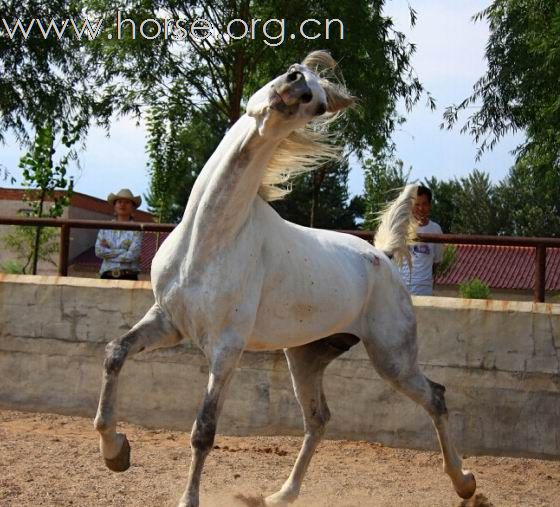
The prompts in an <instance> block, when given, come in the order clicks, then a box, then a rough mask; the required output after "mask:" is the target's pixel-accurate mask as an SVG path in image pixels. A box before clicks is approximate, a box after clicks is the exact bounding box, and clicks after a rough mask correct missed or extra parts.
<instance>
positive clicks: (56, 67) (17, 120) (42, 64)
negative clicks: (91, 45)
mask: <svg viewBox="0 0 560 507" xmlns="http://www.w3.org/2000/svg"><path fill="white" fill-rule="evenodd" d="M0 5H1V9H0V12H1V13H2V18H3V20H4V23H3V25H2V26H1V27H0V30H1V36H0V142H2V141H4V138H5V134H6V132H11V133H13V134H14V135H15V136H16V138H17V139H18V140H19V141H20V142H21V143H22V144H28V143H29V142H31V139H32V138H33V136H34V134H35V132H37V130H38V129H40V128H41V127H42V126H43V124H44V123H45V121H46V120H47V119H48V120H49V121H51V122H53V125H54V126H55V127H56V128H57V129H61V130H62V133H63V135H64V136H66V137H68V138H73V137H76V136H77V137H78V138H83V136H84V135H85V133H86V132H87V128H88V126H89V125H90V123H91V122H92V121H93V119H94V118H98V119H99V121H101V122H104V123H105V124H106V122H107V119H108V117H109V115H110V110H111V104H110V103H108V102H106V101H104V100H103V98H102V97H101V96H100V95H99V93H98V90H99V87H100V86H101V83H102V82H103V79H102V73H101V72H100V70H99V69H100V68H99V65H100V64H99V62H98V61H96V59H95V58H93V54H92V53H90V52H88V51H87V44H88V42H87V41H88V40H89V38H88V36H87V33H88V32H87V31H85V32H82V33H83V36H82V40H80V38H79V37H78V36H76V34H75V32H72V33H71V31H70V30H69V29H68V30H67V31H65V35H64V36H62V37H56V36H55V33H56V32H55V30H54V28H53V26H50V29H49V23H50V21H51V20H53V21H54V22H56V23H57V28H59V29H60V27H61V26H62V23H63V22H62V20H63V19H72V20H75V21H76V23H77V25H78V26H77V28H78V32H80V30H81V29H82V28H83V25H82V20H83V19H84V18H85V17H86V13H85V11H84V7H83V4H82V3H81V2H80V1H73V0H52V1H49V2H44V1H41V0H28V1H25V2H20V1H16V0H2V2H1V4H0ZM18 20H19V22H20V25H19V26H18ZM38 20H39V21H40V23H41V24H40V25H39V23H38ZM40 27H41V28H40ZM47 30H49V32H48V35H47V36H45V33H46V31H47ZM10 34H11V35H10Z"/></svg>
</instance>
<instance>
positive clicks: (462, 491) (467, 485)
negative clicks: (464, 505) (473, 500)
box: [455, 472, 476, 500]
mask: <svg viewBox="0 0 560 507" xmlns="http://www.w3.org/2000/svg"><path fill="white" fill-rule="evenodd" d="M462 482H463V484H461V486H460V487H457V486H456V487H455V491H457V494H458V495H459V496H460V497H461V498H463V499H465V500H467V499H468V498H470V497H471V496H473V495H474V492H475V491H476V479H475V478H474V475H473V474H472V473H471V472H466V473H465V474H464V476H463V480H462Z"/></svg>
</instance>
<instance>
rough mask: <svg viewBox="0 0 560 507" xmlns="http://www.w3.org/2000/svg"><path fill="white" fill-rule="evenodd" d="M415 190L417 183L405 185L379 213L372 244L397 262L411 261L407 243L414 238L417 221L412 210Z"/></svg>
mask: <svg viewBox="0 0 560 507" xmlns="http://www.w3.org/2000/svg"><path fill="white" fill-rule="evenodd" d="M417 192H418V185H407V186H406V187H404V189H403V190H402V192H401V193H400V194H399V196H398V197H397V198H396V199H395V200H394V201H393V202H390V203H389V204H388V205H387V207H386V208H385V209H384V210H383V211H382V212H381V213H380V219H379V227H378V229H377V232H376V233H375V241H374V245H375V248H378V249H379V250H381V251H382V252H384V253H385V254H386V255H387V256H388V257H390V258H394V259H395V261H396V263H397V264H402V263H403V261H405V260H406V261H407V262H408V263H410V262H411V258H410V252H409V251H408V244H409V243H410V242H412V241H414V240H415V239H416V227H417V226H418V221H417V220H416V218H415V217H414V215H413V213H412V210H413V207H414V201H415V200H416V195H417Z"/></svg>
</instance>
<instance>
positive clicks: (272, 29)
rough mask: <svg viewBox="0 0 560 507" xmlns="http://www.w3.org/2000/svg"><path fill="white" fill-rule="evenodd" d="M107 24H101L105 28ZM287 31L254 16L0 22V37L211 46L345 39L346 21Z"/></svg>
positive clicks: (308, 22) (280, 22) (304, 24)
mask: <svg viewBox="0 0 560 507" xmlns="http://www.w3.org/2000/svg"><path fill="white" fill-rule="evenodd" d="M104 25H105V26H104ZM290 26H291V27H292V30H288V26H287V23H286V19H284V18H281V19H277V18H271V19H261V18H253V19H250V20H244V19H232V20H230V21H228V22H227V23H224V24H223V25H222V26H216V25H215V24H213V23H212V22H210V21H208V20H207V19H204V18H194V19H187V18H180V19H174V18H168V17H161V18H148V19H144V20H142V21H138V20H134V19H131V18H127V17H126V14H123V13H121V12H120V11H117V12H116V14H115V23H114V24H111V26H107V24H105V20H103V19H95V20H91V19H88V18H81V19H78V20H76V19H74V18H68V19H48V20H45V19H39V18H33V19H31V20H29V19H27V20H26V19H20V18H17V19H6V18H2V23H0V37H8V38H9V39H12V40H13V39H16V38H20V39H23V40H27V39H29V38H30V37H36V36H39V37H42V38H43V39H48V38H57V39H62V38H63V37H73V38H76V39H78V40H82V39H85V40H94V39H97V38H101V37H106V38H107V39H116V40H124V39H134V40H135V39H139V38H141V39H146V40H155V39H161V38H163V39H165V40H174V41H191V42H193V43H199V42H203V41H208V42H211V43H212V44H228V43H230V42H232V41H237V40H241V39H248V40H254V41H260V42H262V43H264V44H266V45H268V46H273V47H274V46H279V45H281V44H284V43H285V42H287V41H289V40H294V39H298V38H303V39H306V40H331V39H335V40H344V23H343V22H342V21H341V20H340V19H336V18H335V19H330V18H325V19H322V20H318V19H314V18H309V19H305V20H303V21H301V22H298V23H295V24H294V23H290Z"/></svg>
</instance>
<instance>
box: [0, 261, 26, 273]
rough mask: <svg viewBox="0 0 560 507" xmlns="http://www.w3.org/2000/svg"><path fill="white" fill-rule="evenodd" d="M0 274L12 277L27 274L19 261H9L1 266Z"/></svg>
mask: <svg viewBox="0 0 560 507" xmlns="http://www.w3.org/2000/svg"><path fill="white" fill-rule="evenodd" d="M0 272H2V273H8V274H10V275H23V274H24V273H25V272H24V270H23V266H22V265H21V264H20V263H19V262H18V261H14V260H9V261H6V262H4V263H2V264H0Z"/></svg>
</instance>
